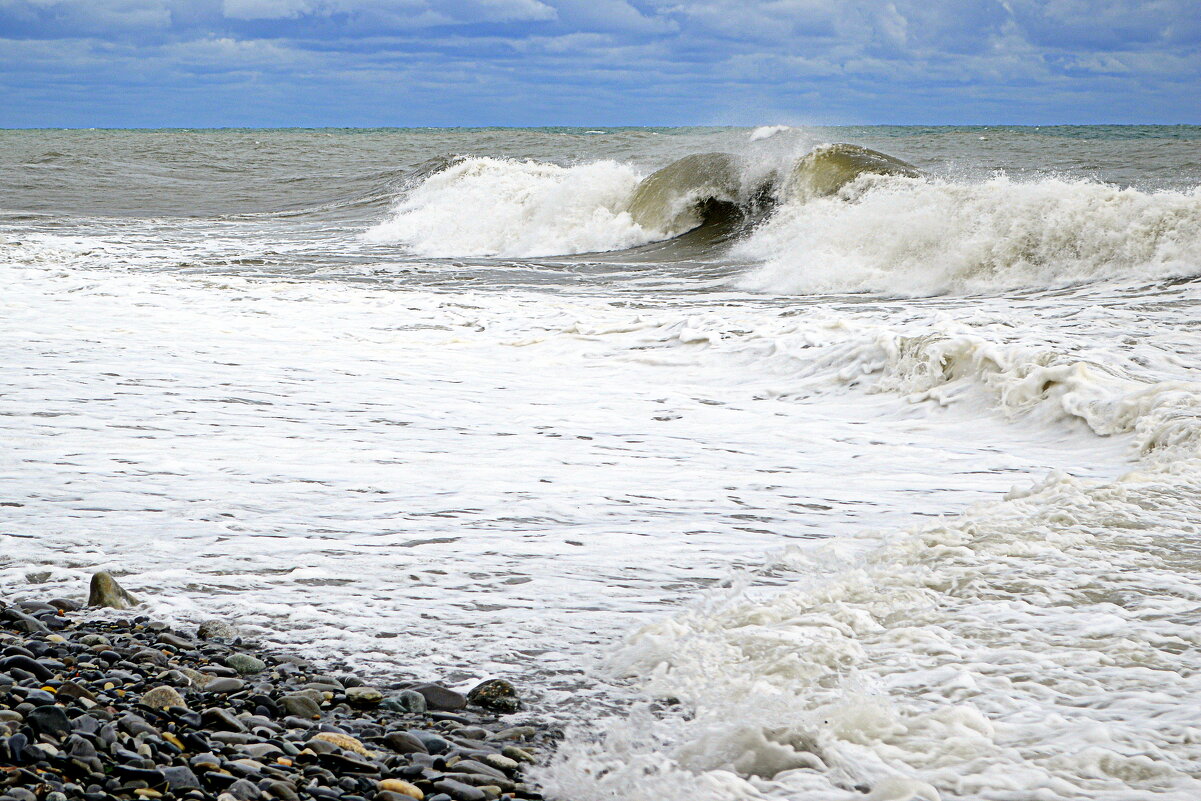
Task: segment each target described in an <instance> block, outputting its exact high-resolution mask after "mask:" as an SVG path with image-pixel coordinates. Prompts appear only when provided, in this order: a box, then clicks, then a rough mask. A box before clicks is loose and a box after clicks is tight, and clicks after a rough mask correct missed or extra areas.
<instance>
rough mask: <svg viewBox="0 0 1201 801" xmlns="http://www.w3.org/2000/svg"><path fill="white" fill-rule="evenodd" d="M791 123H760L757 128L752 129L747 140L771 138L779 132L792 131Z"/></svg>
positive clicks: (756, 140)
mask: <svg viewBox="0 0 1201 801" xmlns="http://www.w3.org/2000/svg"><path fill="white" fill-rule="evenodd" d="M791 130H792V126H790V125H760V126H759V127H758V128H756V129H755V130H753V131H751V135H750V137H749V139H748V140H747V141H750V142H758V141H760V140H761V139H771V138H772V137H773V136H775V135H777V134H782V133H784V132H785V131H791Z"/></svg>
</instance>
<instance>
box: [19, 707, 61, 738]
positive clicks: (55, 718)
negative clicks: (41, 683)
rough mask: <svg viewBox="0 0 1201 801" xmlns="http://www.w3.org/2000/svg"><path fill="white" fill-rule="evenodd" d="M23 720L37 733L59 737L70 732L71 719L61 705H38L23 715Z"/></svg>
mask: <svg viewBox="0 0 1201 801" xmlns="http://www.w3.org/2000/svg"><path fill="white" fill-rule="evenodd" d="M25 721H26V722H27V723H28V724H29V725H30V726H32V727H33V730H34V731H35V732H37V733H38V734H48V735H50V736H51V737H54V738H55V739H61V738H63V737H66V736H67V735H68V734H70V733H71V721H70V720H69V719H68V718H67V712H66V710H65V709H63V708H62V707H61V706H39V707H38V708H37V709H34V710H32V711H31V712H30V713H29V714H28V715H26V716H25Z"/></svg>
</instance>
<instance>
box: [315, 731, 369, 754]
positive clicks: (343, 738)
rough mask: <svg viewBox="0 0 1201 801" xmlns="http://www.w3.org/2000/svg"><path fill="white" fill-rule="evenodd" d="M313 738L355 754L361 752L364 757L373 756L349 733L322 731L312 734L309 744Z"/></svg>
mask: <svg viewBox="0 0 1201 801" xmlns="http://www.w3.org/2000/svg"><path fill="white" fill-rule="evenodd" d="M313 740H317V741H319V742H320V741H324V742H327V743H330V744H332V745H336V746H338V747H339V748H342V749H344V750H346V751H353V752H354V753H356V754H362V755H363V756H366V757H370V756H375V754H373V753H372V752H370V751H368V750H367V749H366V748H364V747H363V744H362V743H361V742H359V741H358V740H356V739H355V738H354V737H351V736H350V735H349V734H338V733H337V732H332V731H323V732H321V733H320V734H316V735H314V736H313V739H312V740H309V745H312V743H313Z"/></svg>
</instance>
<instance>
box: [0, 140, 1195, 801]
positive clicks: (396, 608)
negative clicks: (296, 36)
mask: <svg viewBox="0 0 1201 801" xmlns="http://www.w3.org/2000/svg"><path fill="white" fill-rule="evenodd" d="M769 134H770V135H769ZM1198 138H1201V129H1197V128H1073V129H1043V130H1037V129H977V128H969V129H914V128H885V129H879V128H873V129H815V130H797V129H785V130H778V131H775V132H771V131H766V130H764V131H758V132H756V131H751V130H748V129H662V130H650V129H627V130H616V131H611V132H604V133H600V134H586V133H584V132H582V131H576V130H535V131H514V130H475V131H461V130H456V131H437V130H426V131H391V130H379V131H161V132H128V131H94V132H89V131H7V132H0V182H2V185H3V186H4V187H5V190H6V191H5V194H4V200H3V201H2V205H0V272H2V273H3V286H4V287H5V291H4V293H3V296H0V297H2V299H0V319H2V320H3V325H0V338H2V341H3V345H2V347H3V353H4V356H5V358H4V360H3V364H2V365H0V373H3V377H4V378H3V385H4V387H5V389H4V393H3V396H2V400H0V436H2V437H3V439H4V441H5V442H6V443H7V445H8V447H7V448H6V449H5V451H4V456H3V457H2V458H0V477H2V479H3V480H2V482H0V495H2V496H3V497H0V501H3V502H5V503H6V504H11V505H5V506H3V507H0V520H2V521H3V523H2V528H0V533H2V534H3V535H4V548H3V550H2V551H0V588H2V589H3V591H4V592H5V594H7V595H13V596H23V595H30V596H37V597H40V596H45V595H46V594H47V593H50V594H65V595H75V596H78V595H80V594H82V592H83V587H84V585H85V580H86V577H87V576H88V575H89V574H90V573H91V572H92V571H94V570H96V569H99V568H107V569H114V570H116V571H118V572H120V573H122V574H123V578H122V581H123V583H125V584H126V585H127V586H129V587H130V589H131V590H133V591H134V592H135V593H138V594H140V595H142V596H145V597H146V598H147V599H148V603H149V605H150V609H151V612H152V613H153V614H155V615H158V616H162V617H166V618H169V619H173V620H179V621H182V622H195V621H196V620H199V619H203V618H206V617H213V616H219V617H229V618H235V619H237V620H238V621H239V622H240V623H241V624H243V625H244V626H245V627H246V628H248V629H249V630H251V631H253V632H255V633H258V634H260V635H262V636H264V637H266V638H267V639H268V640H270V641H272V642H274V643H276V644H279V645H282V646H286V647H290V648H296V649H299V650H301V651H302V652H304V653H307V654H310V655H314V656H323V655H328V654H330V653H331V652H332V653H343V652H344V653H346V654H348V655H350V656H351V658H352V661H354V662H355V663H356V664H357V665H358V666H359V667H360V668H362V669H364V670H369V671H374V672H379V671H394V670H401V671H404V672H416V673H419V674H421V675H424V676H442V677H449V678H450V679H451V680H455V681H463V682H467V681H471V680H474V679H476V678H481V677H488V676H493V675H499V676H505V677H507V678H511V679H514V680H516V681H518V683H519V684H521V685H522V686H523V687H524V688H527V691H528V692H529V693H530V694H531V695H532V696H533V700H534V701H535V705H536V707H537V708H538V709H539V710H540V713H541V714H543V715H544V716H550V717H552V718H555V719H557V720H559V721H561V722H563V723H566V724H568V725H570V724H572V723H573V722H577V721H582V722H585V723H586V724H587V725H586V726H585V727H584V728H583V729H582V730H580V731H579V732H578V733H576V734H574V735H573V736H572V737H571V738H570V739H569V742H568V744H567V745H566V746H565V747H564V749H563V751H562V755H561V758H560V760H559V761H558V762H557V763H556V764H555V765H553V766H552V767H551V768H550V769H549V770H548V771H547V772H546V773H545V774H544V776H543V780H544V781H545V782H546V783H547V786H548V788H549V789H550V790H551V791H552V792H556V793H559V794H562V795H564V796H569V797H571V798H573V799H577V800H578V801H583V800H586V799H590V798H598V799H599V798H607V797H610V794H611V793H613V792H616V791H619V792H620V793H621V795H622V796H623V797H632V798H636V799H637V798H647V799H651V798H654V799H663V798H668V799H671V798H681V799H683V798H695V797H704V798H714V799H719V798H731V799H733V798H748V797H750V798H754V797H765V798H790V799H793V798H796V799H801V798H815V799H816V798H821V799H831V798H841V797H846V798H862V797H863V795H862V792H866V791H870V792H872V793H874V795H872V796H870V797H871V798H873V799H874V801H885V800H886V799H893V798H895V799H904V798H926V799H933V798H935V797H936V796H935V792H937V793H938V795H939V796H941V797H942V798H963V799H969V798H970V799H983V798H989V799H993V798H995V799H1028V798H1034V797H1038V798H1048V799H1057V798H1065V799H1067V798H1081V797H1087V798H1113V799H1134V798H1164V799H1169V798H1179V799H1186V798H1188V799H1191V798H1194V797H1196V795H1197V793H1198V791H1199V790H1201V745H1199V743H1201V716H1199V715H1198V714H1197V713H1196V712H1195V709H1194V707H1195V704H1194V703H1193V700H1195V698H1196V697H1197V690H1198V689H1201V688H1199V687H1198V681H1201V680H1199V679H1198V678H1197V677H1198V675H1201V671H1199V668H1201V656H1199V655H1198V645H1201V635H1198V634H1197V633H1196V632H1197V631H1198V630H1201V629H1198V628H1197V623H1198V622H1201V620H1199V619H1198V618H1199V617H1201V614H1199V613H1198V611H1197V610H1198V609H1199V608H1201V605H1199V604H1198V600H1199V598H1198V595H1199V592H1198V590H1197V582H1196V578H1197V571H1198V567H1199V566H1201V562H1199V561H1198V558H1197V547H1196V543H1197V533H1198V532H1197V524H1196V522H1195V521H1196V520H1197V519H1199V518H1198V512H1199V511H1201V508H1199V507H1201V502H1199V501H1198V500H1197V497H1198V495H1197V489H1198V486H1197V485H1198V483H1201V472H1198V466H1199V463H1198V461H1197V452H1196V442H1197V436H1196V435H1197V432H1198V431H1201V428H1199V427H1198V421H1197V412H1198V409H1201V406H1199V405H1198V385H1197V384H1196V383H1195V382H1196V381H1197V368H1196V365H1197V363H1198V355H1199V354H1201V334H1199V332H1198V328H1197V325H1196V323H1195V320H1196V317H1197V308H1196V307H1197V304H1198V301H1199V299H1201V292H1199V291H1198V285H1197V284H1196V282H1195V281H1194V278H1195V276H1196V275H1197V274H1199V273H1201V234H1199V233H1198V231H1201V224H1199V223H1201V191H1199V190H1198V185H1199V184H1201V164H1199V163H1198V162H1197V159H1196V156H1195V153H1196V152H1197V151H1196V146H1197V140H1198ZM834 141H846V142H853V143H856V144H861V145H864V146H868V147H872V148H875V149H878V150H881V151H883V152H886V153H889V154H891V155H894V156H897V157H899V158H903V159H905V160H906V161H908V162H910V163H912V164H914V165H916V166H917V167H918V168H920V169H921V170H922V171H923V174H924V177H922V178H907V177H898V176H876V175H865V176H863V177H862V178H860V179H859V180H856V181H854V182H852V183H851V184H849V185H848V186H846V187H844V188H843V189H842V190H840V191H839V192H838V193H837V194H836V195H834V196H830V197H822V198H815V199H809V200H808V201H807V202H799V201H795V202H793V201H789V200H788V198H787V191H786V185H787V183H786V178H785V177H782V176H786V175H787V173H788V170H789V169H790V168H791V165H792V164H793V163H794V162H795V161H796V159H797V158H799V157H800V156H802V155H804V154H805V153H806V152H808V151H809V150H811V149H812V148H813V147H814V146H816V145H819V144H821V143H823V142H834ZM715 151H720V152H728V153H732V154H734V155H735V156H736V157H737V159H738V163H739V164H740V169H741V170H742V174H743V175H744V176H745V177H746V180H747V181H748V182H752V181H753V182H759V181H764V180H772V181H776V182H777V183H775V184H773V185H774V186H776V187H778V195H779V201H780V202H779V203H778V204H774V205H772V206H770V207H769V208H765V209H759V210H757V211H755V212H754V213H753V214H750V213H749V212H748V214H749V216H748V217H746V219H745V222H744V224H743V227H742V228H741V229H736V230H735V231H734V235H733V237H732V239H727V238H726V236H727V235H726V234H722V235H721V236H701V235H700V233H704V230H708V229H704V230H702V231H701V232H700V233H698V232H693V233H691V234H686V235H685V236H683V237H681V238H679V239H674V240H672V241H670V242H668V243H667V244H661V242H662V240H664V239H665V238H668V237H670V236H671V235H672V234H675V233H678V232H676V231H657V230H651V229H647V228H644V227H642V226H640V225H639V224H638V223H637V221H636V220H634V219H633V218H632V217H631V216H630V214H629V212H628V210H627V208H626V206H625V204H626V203H627V202H628V200H629V198H630V196H631V193H632V192H633V191H634V189H635V188H636V187H637V185H638V182H639V181H640V180H641V179H642V178H644V177H645V176H647V175H648V174H650V173H651V172H652V171H654V170H655V169H658V168H659V167H662V166H664V165H666V164H667V163H669V162H671V161H672V160H674V159H677V158H681V157H683V156H687V155H689V154H692V153H703V152H715ZM456 155H458V156H462V157H464V158H462V159H448V158H446V157H450V156H456ZM431 159H440V160H439V161H437V162H435V163H432V164H431V163H429V162H430V160H431ZM686 189H687V188H686V187H685V190H686ZM681 198H682V199H681V201H680V202H681V203H688V202H693V201H695V200H697V198H695V197H691V196H687V192H686V191H684V192H683V194H682V195H681ZM748 208H749V207H748ZM740 213H742V212H740ZM723 219H727V220H729V219H736V217H735V218H729V217H727V218H723ZM728 224H731V223H728V222H726V223H723V225H728ZM723 230H725V229H723ZM32 581H37V582H39V583H37V584H34V583H31V582H32ZM642 694H645V695H646V697H660V698H665V697H669V698H672V699H675V700H676V701H678V702H679V703H678V705H676V706H670V707H663V706H661V705H655V706H653V707H648V708H642V707H641V706H640V705H639V702H638V698H639V697H640V695H642ZM601 715H603V716H605V717H604V719H603V722H601V723H597V722H596V719H597V717H598V716H601Z"/></svg>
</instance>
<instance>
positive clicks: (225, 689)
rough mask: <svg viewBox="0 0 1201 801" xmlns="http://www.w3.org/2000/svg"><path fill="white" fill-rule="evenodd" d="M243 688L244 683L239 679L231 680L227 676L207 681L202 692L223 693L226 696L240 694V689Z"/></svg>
mask: <svg viewBox="0 0 1201 801" xmlns="http://www.w3.org/2000/svg"><path fill="white" fill-rule="evenodd" d="M245 686H246V682H244V681H242V680H241V679H232V678H229V677H228V676H219V677H217V678H215V679H212V680H211V681H209V683H208V684H206V685H204V691H205V692H207V693H223V694H225V695H228V694H229V693H236V692H241V691H242V688H243V687H245Z"/></svg>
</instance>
